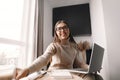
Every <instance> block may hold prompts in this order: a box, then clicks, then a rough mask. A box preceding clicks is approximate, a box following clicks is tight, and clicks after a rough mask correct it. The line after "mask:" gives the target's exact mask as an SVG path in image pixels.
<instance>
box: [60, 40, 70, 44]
mask: <svg viewBox="0 0 120 80" xmlns="http://www.w3.org/2000/svg"><path fill="white" fill-rule="evenodd" d="M61 44H62V45H67V44H69V39H65V40H61Z"/></svg>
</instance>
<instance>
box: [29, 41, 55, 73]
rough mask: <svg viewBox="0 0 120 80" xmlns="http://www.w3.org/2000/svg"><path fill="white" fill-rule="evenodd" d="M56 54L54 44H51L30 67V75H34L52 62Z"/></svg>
mask: <svg viewBox="0 0 120 80" xmlns="http://www.w3.org/2000/svg"><path fill="white" fill-rule="evenodd" d="M55 53H56V48H55V46H54V43H51V44H50V45H49V46H48V47H47V49H46V51H45V52H44V54H43V55H41V56H39V57H38V58H37V59H36V60H35V61H34V62H33V63H32V64H31V65H30V66H29V67H28V69H29V73H33V72H35V71H37V70H40V69H41V68H42V67H44V66H46V65H47V64H48V62H49V61H50V59H51V57H52V55H54V54H55Z"/></svg>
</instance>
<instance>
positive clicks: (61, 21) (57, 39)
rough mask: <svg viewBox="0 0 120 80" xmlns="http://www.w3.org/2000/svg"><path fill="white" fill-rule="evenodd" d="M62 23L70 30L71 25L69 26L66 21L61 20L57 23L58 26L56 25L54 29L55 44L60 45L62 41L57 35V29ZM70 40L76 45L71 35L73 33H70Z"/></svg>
mask: <svg viewBox="0 0 120 80" xmlns="http://www.w3.org/2000/svg"><path fill="white" fill-rule="evenodd" d="M60 23H65V24H66V26H67V27H68V28H69V25H68V23H67V22H66V21H65V20H59V21H57V22H56V24H55V27H54V39H53V42H59V43H60V42H61V41H60V39H59V38H58V36H57V34H56V27H57V25H58V24H60ZM68 38H70V39H69V41H70V42H73V43H76V42H75V40H74V38H73V36H72V34H71V31H70V34H69V37H68Z"/></svg>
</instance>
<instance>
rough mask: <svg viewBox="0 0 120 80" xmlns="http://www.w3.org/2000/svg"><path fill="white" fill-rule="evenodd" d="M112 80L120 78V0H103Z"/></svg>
mask: <svg viewBox="0 0 120 80" xmlns="http://www.w3.org/2000/svg"><path fill="white" fill-rule="evenodd" d="M102 3H103V11H104V21H105V28H106V29H105V30H106V38H107V52H108V60H109V71H110V80H120V71H119V69H120V62H119V61H120V42H119V41H120V0H102Z"/></svg>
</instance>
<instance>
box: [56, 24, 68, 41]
mask: <svg viewBox="0 0 120 80" xmlns="http://www.w3.org/2000/svg"><path fill="white" fill-rule="evenodd" d="M56 34H57V36H58V38H59V39H60V40H66V39H68V37H69V34H70V31H69V28H68V27H67V25H66V24H65V23H60V24H58V25H57V26H56Z"/></svg>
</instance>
